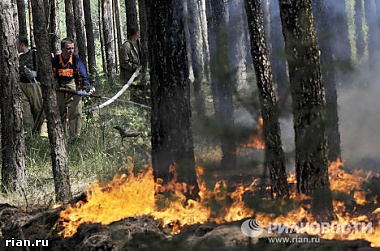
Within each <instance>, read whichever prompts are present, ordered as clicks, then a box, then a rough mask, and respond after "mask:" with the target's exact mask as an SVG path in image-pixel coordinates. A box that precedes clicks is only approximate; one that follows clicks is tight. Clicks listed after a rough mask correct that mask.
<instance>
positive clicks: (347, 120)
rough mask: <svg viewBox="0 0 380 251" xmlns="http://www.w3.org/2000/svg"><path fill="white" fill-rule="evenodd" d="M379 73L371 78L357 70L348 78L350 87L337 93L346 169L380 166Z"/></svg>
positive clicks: (365, 72)
mask: <svg viewBox="0 0 380 251" xmlns="http://www.w3.org/2000/svg"><path fill="white" fill-rule="evenodd" d="M377 58H379V57H377ZM377 65H378V64H377ZM378 70H380V69H378ZM378 70H377V71H376V70H375V71H372V74H371V73H370V72H369V71H368V70H366V69H365V67H361V68H360V69H356V70H355V71H354V72H353V73H352V74H351V81H352V85H353V86H352V87H350V88H339V89H338V114H339V120H340V133H341V147H342V158H343V161H345V166H346V167H349V168H360V169H367V170H369V169H371V170H376V169H378V166H379V165H380V147H379V143H380V126H379V125H380V112H379V107H380V99H379V97H380V79H379V76H378V75H377V74H376V72H379V71H378ZM364 164H365V165H366V166H362V165H364Z"/></svg>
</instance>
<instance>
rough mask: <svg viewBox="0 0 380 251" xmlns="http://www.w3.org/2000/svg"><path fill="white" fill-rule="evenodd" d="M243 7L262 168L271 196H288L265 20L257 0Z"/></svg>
mask: <svg viewBox="0 0 380 251" xmlns="http://www.w3.org/2000/svg"><path fill="white" fill-rule="evenodd" d="M245 8H246V13H247V18H248V27H249V33H250V41H251V55H252V59H253V64H254V68H255V72H256V79H257V80H256V81H257V87H258V89H259V96H260V108H261V115H262V118H263V122H264V123H263V126H264V127H263V131H264V140H265V167H266V168H268V170H269V173H270V180H271V189H272V190H271V192H272V196H273V197H279V198H281V197H286V196H288V195H289V186H288V183H287V175H286V168H285V155H284V151H283V149H282V142H281V131H280V124H279V122H278V104H277V98H276V93H275V88H274V84H273V79H272V71H271V65H270V60H269V51H268V48H267V44H266V37H265V31H264V17H263V12H262V10H261V6H260V0H246V1H245Z"/></svg>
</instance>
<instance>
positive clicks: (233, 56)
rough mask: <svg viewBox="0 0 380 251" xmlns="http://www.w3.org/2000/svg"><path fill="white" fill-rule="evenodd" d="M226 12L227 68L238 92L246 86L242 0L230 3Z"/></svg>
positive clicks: (245, 49) (245, 51)
mask: <svg viewBox="0 0 380 251" xmlns="http://www.w3.org/2000/svg"><path fill="white" fill-rule="evenodd" d="M228 11H229V15H228V17H229V19H228V34H229V36H228V47H229V48H230V49H229V50H228V52H229V68H230V69H231V74H232V81H233V84H234V85H235V88H236V89H237V90H240V89H241V88H242V87H243V86H244V85H245V84H247V69H246V63H247V62H246V55H247V46H246V44H245V43H244V42H245V40H244V34H245V32H244V18H245V13H244V12H243V11H244V0H234V1H230V2H229V4H228Z"/></svg>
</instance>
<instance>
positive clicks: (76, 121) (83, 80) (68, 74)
mask: <svg viewBox="0 0 380 251" xmlns="http://www.w3.org/2000/svg"><path fill="white" fill-rule="evenodd" d="M61 50H62V52H61V54H58V55H56V56H55V57H53V59H52V66H53V74H54V77H55V78H56V79H57V82H58V86H59V87H62V88H66V89H70V90H76V91H80V90H86V89H88V88H89V86H90V81H89V79H88V74H87V70H86V66H85V64H84V63H83V61H82V60H81V59H80V58H79V57H77V56H75V55H74V40H73V39H71V38H64V39H63V40H62V41H61ZM57 102H58V108H59V112H60V114H61V118H62V123H63V125H64V128H65V129H66V126H65V125H66V123H65V122H66V114H68V121H69V123H68V126H69V142H71V143H73V142H75V141H76V140H77V139H78V138H79V136H80V133H81V128H82V97H81V96H79V95H72V94H68V93H62V92H57Z"/></svg>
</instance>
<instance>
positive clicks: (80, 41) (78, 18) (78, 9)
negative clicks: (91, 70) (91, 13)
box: [72, 0, 87, 65]
mask: <svg viewBox="0 0 380 251" xmlns="http://www.w3.org/2000/svg"><path fill="white" fill-rule="evenodd" d="M72 1H73V10H74V20H75V33H76V35H77V37H76V44H77V46H78V55H79V58H80V59H81V60H82V61H83V63H84V64H85V65H87V56H86V52H87V49H86V44H87V43H86V29H85V27H84V18H83V0H72Z"/></svg>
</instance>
